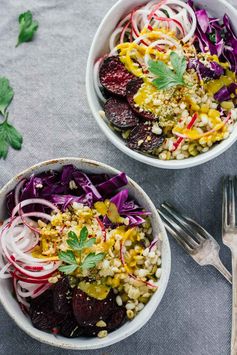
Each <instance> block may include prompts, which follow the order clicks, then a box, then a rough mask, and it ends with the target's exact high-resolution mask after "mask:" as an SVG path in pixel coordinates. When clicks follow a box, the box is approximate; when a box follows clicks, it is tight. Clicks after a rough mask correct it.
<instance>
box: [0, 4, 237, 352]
mask: <svg viewBox="0 0 237 355" xmlns="http://www.w3.org/2000/svg"><path fill="white" fill-rule="evenodd" d="M128 1H129V0H128ZM234 1H236V0H234ZM114 2H115V0H100V1H94V0H87V1H83V0H70V1H68V0H25V1H16V0H1V1H0V38H1V43H0V75H1V76H3V75H4V76H6V77H8V78H9V79H10V82H11V85H12V87H13V88H14V91H15V97H14V100H13V102H12V104H11V107H10V120H11V121H13V122H14V123H15V125H16V126H17V127H18V128H19V130H21V132H22V133H23V135H24V145H23V148H22V150H21V151H20V152H16V151H13V150H11V151H10V153H9V156H8V158H7V160H6V161H0V186H2V185H3V184H4V183H6V182H7V181H8V180H9V179H10V178H11V177H12V176H14V175H15V174H16V173H18V172H19V171H21V170H23V169H25V168H27V167H29V166H30V165H32V164H35V163H37V162H40V161H43V160H46V159H50V158H57V157H63V156H75V157H87V158H91V159H97V160H99V161H102V162H105V163H107V164H111V165H112V166H114V167H116V168H118V169H121V170H125V171H126V172H127V174H128V175H130V176H131V177H132V178H133V179H135V180H136V181H137V182H138V183H139V184H141V186H142V187H143V188H144V189H145V191H146V192H147V193H148V194H150V196H151V197H152V199H153V201H154V203H155V204H156V205H157V206H159V204H160V203H161V202H162V201H163V200H168V201H170V202H172V203H175V204H176V205H177V206H178V207H180V208H181V209H182V210H183V211H186V212H188V213H189V214H190V216H191V217H193V218H194V219H196V220H197V221H198V222H201V223H202V225H203V226H204V227H205V228H207V230H208V231H209V232H210V233H211V234H212V235H213V236H215V238H216V239H217V240H218V241H219V242H220V243H221V240H220V230H221V178H222V176H223V175H225V174H227V173H228V174H235V173H236V155H237V145H236V144H235V145H234V146H233V147H232V148H231V149H230V150H229V151H228V152H226V153H225V154H223V155H222V156H221V157H219V158H217V159H215V160H214V161H212V162H210V163H207V164H205V165H203V166H200V167H196V168H192V169H188V170H182V171H168V170H159V169H155V168H152V167H148V166H145V165H143V164H141V163H138V162H136V161H134V160H132V159H130V158H128V157H127V156H125V155H124V154H122V153H120V152H119V151H118V150H117V149H116V148H115V147H114V146H113V145H112V144H111V143H110V142H109V141H108V140H107V139H106V137H105V136H104V134H103V133H102V132H101V131H100V130H99V128H98V126H97V124H96V123H95V121H94V119H93V117H92V114H91V113H90V110H89V107H88V104H87V99H86V95H85V68H86V61H87V55H88V51H89V47H90V44H91V41H92V39H93V35H94V33H95V31H96V29H97V27H98V25H99V23H100V21H101V19H102V17H103V16H104V15H105V13H106V12H107V10H108V9H109V8H110V7H111V6H112V5H113V3H114ZM28 9H30V10H31V11H32V12H33V13H34V15H35V17H36V18H37V19H38V21H39V23H40V27H39V31H38V34H37V37H36V39H35V40H34V42H32V43H29V44H23V45H22V46H20V47H19V48H17V49H15V43H16V39H17V34H18V24H17V17H18V14H19V13H21V12H23V11H25V10H28ZM170 243H171V249H172V273H171V277H170V282H169V285H168V288H167V292H166V294H165V296H164V298H163V300H162V302H161V304H160V306H159V308H158V309H157V311H156V312H155V314H154V315H153V317H152V319H151V320H150V321H149V322H148V324H146V326H145V327H144V328H143V329H142V330H140V331H139V332H137V333H136V334H135V335H133V336H131V337H130V338H128V339H126V340H124V341H122V342H121V343H119V344H115V345H114V346H111V347H109V348H106V349H102V350H98V351H91V352H81V353H83V354H87V355H89V354H91V355H94V354H101V355H102V354H104V355H112V354H122V355H123V354H132V355H133V354H139V355H142V354H150V355H153V354H154V355H227V354H229V351H230V332H231V286H230V285H229V284H228V283H227V282H226V281H225V280H224V279H223V277H222V276H220V275H219V274H218V273H217V272H216V271H215V270H213V269H212V268H211V267H205V268H201V267H199V266H198V265H196V264H195V263H194V262H193V261H192V260H191V258H190V257H189V256H187V255H186V254H185V253H184V252H183V251H182V250H181V249H180V247H179V246H177V245H176V244H175V243H174V242H173V240H170ZM221 249H222V251H221V254H222V258H223V261H224V262H225V264H226V265H227V266H228V267H230V253H229V251H228V250H227V248H226V247H224V246H223V245H222V244H221ZM15 353H17V354H19V355H20V354H22V355H23V354H24V355H26V354H57V355H60V354H73V352H72V351H65V350H60V349H56V348H53V347H49V346H46V345H44V344H40V343H38V342H37V341H35V340H33V339H31V338H30V337H28V336H27V335H26V334H25V333H24V332H22V331H21V330H20V329H19V328H18V327H16V325H15V324H14V322H13V321H12V320H11V319H10V318H9V316H8V315H7V314H6V312H5V311H4V309H3V308H2V307H1V306H0V354H4V355H5V354H6V355H10V354H15Z"/></svg>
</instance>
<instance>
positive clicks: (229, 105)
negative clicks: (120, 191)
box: [87, 0, 237, 167]
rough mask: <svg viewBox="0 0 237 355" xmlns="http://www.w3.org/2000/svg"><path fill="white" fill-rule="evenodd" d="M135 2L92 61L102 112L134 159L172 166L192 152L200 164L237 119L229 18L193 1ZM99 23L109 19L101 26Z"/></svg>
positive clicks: (234, 40)
mask: <svg viewBox="0 0 237 355" xmlns="http://www.w3.org/2000/svg"><path fill="white" fill-rule="evenodd" d="M220 2H221V3H222V4H223V3H224V1H220ZM122 3H123V1H120V2H119V3H118V4H117V7H118V8H120V6H119V5H120V4H121V5H122ZM135 3H136V4H135ZM135 3H134V6H133V7H132V8H130V9H129V10H128V11H127V12H126V13H124V14H123V15H122V17H121V18H120V20H119V21H118V23H115V24H114V30H113V31H112V33H110V35H109V38H108V46H109V50H102V51H101V52H99V54H100V56H99V57H98V58H97V60H96V63H95V65H94V69H93V70H94V89H95V92H96V95H97V98H98V100H99V102H100V107H101V110H99V114H100V116H101V117H100V120H102V119H104V120H105V122H106V124H107V125H108V127H110V129H111V130H112V131H113V132H114V133H113V134H111V135H110V138H111V139H112V140H113V141H114V142H115V141H116V143H117V142H119V143H118V144H117V146H119V147H121V139H122V140H123V142H124V143H123V150H124V151H126V152H127V153H129V154H130V155H132V156H133V157H136V158H137V159H139V160H142V161H144V162H147V163H149V164H152V165H153V164H154V165H157V166H164V167H165V166H166V167H171V164H172V162H175V164H174V165H173V166H174V167H175V166H178V162H177V161H182V160H185V159H188V158H189V159H193V160H192V161H193V163H190V164H194V165H195V164H198V163H199V162H201V160H202V158H199V156H200V155H202V153H206V154H208V153H209V154H208V156H209V157H212V153H211V152H210V151H209V150H213V151H214V149H215V148H217V149H218V146H220V143H223V147H224V145H225V142H224V141H225V140H228V139H229V137H230V136H231V135H232V131H233V130H234V128H235V123H236V120H237V79H236V73H237V61H236V50H237V34H236V31H235V30H234V27H233V23H232V21H231V19H230V17H229V16H228V15H227V14H224V16H223V14H222V17H220V18H217V17H215V16H214V15H213V13H212V12H211V11H207V10H206V9H204V8H203V7H200V6H195V4H194V3H193V2H192V1H188V2H185V1H181V0H163V1H161V0H155V1H154V0H153V1H150V2H148V3H144V2H143V1H137V2H135ZM115 9H116V6H115ZM234 11H235V10H234ZM114 12H115V11H114ZM213 12H214V13H216V10H215V9H213ZM112 14H113V10H111V13H110V14H109V15H112ZM109 15H108V16H107V17H108V18H109ZM103 28H106V19H105V21H104V22H103V23H102V25H101V29H99V32H98V34H99V33H100V31H101V30H102V29H103ZM107 32H108V31H107ZM105 48H107V46H105ZM93 49H94V48H93V46H92V50H91V56H90V58H89V64H88V72H89V70H90V65H91V64H92V63H90V60H91V59H92V55H93V54H94V52H95V51H93ZM87 79H88V78H87ZM89 101H90V100H89ZM96 116H97V118H98V113H97V115H96ZM98 120H99V118H98ZM101 127H103V128H104V124H102V125H101ZM106 133H108V129H106ZM233 134H234V133H233ZM117 137H120V139H118V138H117ZM226 146H227V145H226ZM217 149H216V151H217ZM131 151H132V152H131ZM219 151H220V152H221V151H222V149H220V150H219ZM213 154H215V153H213ZM217 154H219V153H217ZM217 154H215V155H217ZM142 155H143V157H142ZM195 158H196V161H195V160H194V159H195ZM205 159H209V158H204V159H203V161H205ZM157 160H161V161H162V162H165V163H167V164H162V163H159V162H158V163H157V162H155V161H157ZM188 164H189V163H188ZM188 164H185V163H184V164H182V165H183V166H184V167H185V166H186V165H187V166H188ZM180 167H181V165H180Z"/></svg>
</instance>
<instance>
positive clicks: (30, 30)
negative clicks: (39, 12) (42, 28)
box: [16, 11, 39, 47]
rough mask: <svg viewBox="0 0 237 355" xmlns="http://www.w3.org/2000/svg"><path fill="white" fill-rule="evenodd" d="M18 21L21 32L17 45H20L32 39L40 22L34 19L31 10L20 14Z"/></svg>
mask: <svg viewBox="0 0 237 355" xmlns="http://www.w3.org/2000/svg"><path fill="white" fill-rule="evenodd" d="M18 21H19V27H20V33H19V36H18V42H17V44H16V47H18V46H19V45H20V44H21V43H24V42H30V41H32V39H33V37H34V34H35V32H36V31H37V29H38V27H39V24H38V22H37V21H35V20H33V15H32V13H31V11H27V12H23V13H22V14H20V16H19V18H18Z"/></svg>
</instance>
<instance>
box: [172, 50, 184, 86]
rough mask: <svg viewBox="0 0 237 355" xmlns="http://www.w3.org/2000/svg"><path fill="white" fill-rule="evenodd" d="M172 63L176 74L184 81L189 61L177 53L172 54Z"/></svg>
mask: <svg viewBox="0 0 237 355" xmlns="http://www.w3.org/2000/svg"><path fill="white" fill-rule="evenodd" d="M170 61H171V64H172V67H173V68H174V70H175V72H176V74H177V75H178V76H179V77H180V79H181V80H183V75H184V73H185V71H186V69H187V61H186V59H185V57H184V56H179V55H178V54H177V53H175V52H171V54H170Z"/></svg>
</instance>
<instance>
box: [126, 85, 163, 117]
mask: <svg viewBox="0 0 237 355" xmlns="http://www.w3.org/2000/svg"><path fill="white" fill-rule="evenodd" d="M143 83H144V81H143V79H140V78H136V79H133V80H131V81H129V83H128V84H127V94H126V96H127V100H128V103H129V105H130V106H131V108H132V109H133V111H134V112H136V113H137V114H138V115H139V116H140V117H142V118H143V119H144V120H146V121H154V120H157V118H158V117H156V116H155V115H154V114H153V113H152V112H149V111H140V109H139V107H137V106H136V104H135V102H134V96H135V95H136V93H137V92H138V90H139V89H140V87H141V86H142V84H143Z"/></svg>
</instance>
